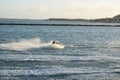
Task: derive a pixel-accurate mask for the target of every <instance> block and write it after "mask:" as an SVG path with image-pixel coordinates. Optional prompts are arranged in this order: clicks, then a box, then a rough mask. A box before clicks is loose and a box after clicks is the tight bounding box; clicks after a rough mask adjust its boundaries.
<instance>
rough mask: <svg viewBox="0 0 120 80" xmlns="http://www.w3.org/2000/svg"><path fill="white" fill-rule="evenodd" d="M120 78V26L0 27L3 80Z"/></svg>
mask: <svg viewBox="0 0 120 80" xmlns="http://www.w3.org/2000/svg"><path fill="white" fill-rule="evenodd" d="M51 40H56V41H59V42H61V43H62V44H64V46H65V48H64V49H55V48H51V47H49V42H50V41H51ZM119 79H120V27H109V26H107V27H105V26H104V27H102V26H99V27H98V26H90V27H89V26H24V25H19V26H18V25H12V26H11V25H4V26H3V25H0V80H119Z"/></svg>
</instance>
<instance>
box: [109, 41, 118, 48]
mask: <svg viewBox="0 0 120 80" xmlns="http://www.w3.org/2000/svg"><path fill="white" fill-rule="evenodd" d="M108 48H120V41H112V42H109V43H108Z"/></svg>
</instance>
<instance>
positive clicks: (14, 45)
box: [0, 38, 51, 51]
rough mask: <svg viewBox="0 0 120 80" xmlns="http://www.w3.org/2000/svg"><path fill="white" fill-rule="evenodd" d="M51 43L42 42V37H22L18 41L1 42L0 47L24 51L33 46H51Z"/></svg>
mask: <svg viewBox="0 0 120 80" xmlns="http://www.w3.org/2000/svg"><path fill="white" fill-rule="evenodd" d="M49 46H51V43H50V42H48V43H42V42H41V40H40V38H32V39H21V40H19V41H17V42H10V43H4V44H0V49H5V50H16V51H24V50H28V49H31V48H41V47H49Z"/></svg>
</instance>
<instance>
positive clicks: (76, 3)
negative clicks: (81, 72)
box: [0, 0, 120, 19]
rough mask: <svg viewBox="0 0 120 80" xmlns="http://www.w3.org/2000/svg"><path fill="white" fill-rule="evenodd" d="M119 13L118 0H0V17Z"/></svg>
mask: <svg viewBox="0 0 120 80" xmlns="http://www.w3.org/2000/svg"><path fill="white" fill-rule="evenodd" d="M119 13H120V0H0V18H27V19H46V18H85V19H91V18H92V19H93V18H102V17H113V16H114V15H117V14H119Z"/></svg>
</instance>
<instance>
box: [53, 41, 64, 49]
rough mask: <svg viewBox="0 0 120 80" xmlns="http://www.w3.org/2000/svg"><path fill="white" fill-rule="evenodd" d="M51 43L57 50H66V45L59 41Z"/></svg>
mask: <svg viewBox="0 0 120 80" xmlns="http://www.w3.org/2000/svg"><path fill="white" fill-rule="evenodd" d="M51 43H52V47H53V48H57V49H63V48H64V45H63V44H61V43H60V42H58V41H55V40H52V41H51Z"/></svg>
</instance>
